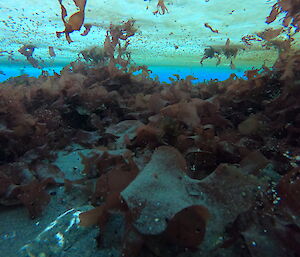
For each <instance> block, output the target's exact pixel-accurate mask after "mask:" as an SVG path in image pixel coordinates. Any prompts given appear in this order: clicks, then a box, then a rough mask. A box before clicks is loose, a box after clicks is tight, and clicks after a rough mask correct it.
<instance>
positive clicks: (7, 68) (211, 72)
mask: <svg viewBox="0 0 300 257" xmlns="http://www.w3.org/2000/svg"><path fill="white" fill-rule="evenodd" d="M62 69H63V66H51V67H45V68H44V69H43V70H44V71H47V72H48V73H49V75H53V72H54V71H55V72H56V73H60V71H61V70H62ZM149 69H150V70H151V71H152V73H151V78H153V79H154V78H156V77H158V79H159V81H160V82H166V83H169V82H170V80H169V78H170V77H172V78H173V79H176V78H175V76H173V74H178V75H179V76H180V78H182V79H184V78H185V77H186V76H188V75H192V76H194V77H195V78H197V80H194V81H193V82H202V81H205V80H210V79H218V80H225V79H227V78H228V77H229V76H230V74H232V73H235V74H236V75H237V76H238V77H243V75H244V69H243V70H242V69H237V70H232V69H230V68H229V67H228V68H226V67H205V66H204V67H196V66H193V67H188V66H149ZM0 71H1V73H0V82H3V81H5V80H7V79H9V78H10V77H16V76H20V75H24V74H27V75H28V76H29V77H38V76H40V75H41V73H42V71H41V70H40V69H36V68H33V67H31V66H28V65H24V66H21V65H19V66H14V65H0Z"/></svg>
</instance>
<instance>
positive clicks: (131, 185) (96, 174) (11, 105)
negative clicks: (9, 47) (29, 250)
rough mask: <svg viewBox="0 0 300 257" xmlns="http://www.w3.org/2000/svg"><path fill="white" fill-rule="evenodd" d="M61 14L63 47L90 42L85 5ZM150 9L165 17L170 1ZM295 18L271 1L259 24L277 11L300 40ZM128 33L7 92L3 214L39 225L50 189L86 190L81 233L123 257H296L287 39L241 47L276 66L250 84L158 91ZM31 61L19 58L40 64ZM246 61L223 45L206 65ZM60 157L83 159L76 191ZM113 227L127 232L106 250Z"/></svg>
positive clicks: (287, 4) (295, 151) (130, 28)
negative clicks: (267, 54)
mask: <svg viewBox="0 0 300 257" xmlns="http://www.w3.org/2000/svg"><path fill="white" fill-rule="evenodd" d="M59 3H60V6H61V11H62V13H61V15H62V20H63V22H64V25H65V30H64V31H62V32H58V36H60V35H61V34H62V33H64V34H65V35H66V38H67V40H68V42H69V43H71V42H72V40H71V38H70V36H69V34H70V33H72V32H73V31H76V30H80V28H81V27H82V26H84V27H85V29H86V30H85V31H84V32H83V33H82V36H85V35H87V34H88V33H89V31H90V29H91V25H90V24H84V14H85V5H86V1H80V0H74V4H75V5H76V6H77V7H78V9H79V11H78V12H76V13H75V14H73V15H72V16H71V17H70V19H69V21H68V22H66V20H65V18H66V17H67V12H66V9H65V7H64V5H63V4H62V0H59ZM159 8H160V9H159ZM158 9H159V10H160V11H158V10H157V12H158V13H160V14H165V13H166V12H168V9H167V8H166V6H165V5H164V1H159V2H158ZM292 9H293V10H297V6H295V5H293V4H292V2H291V1H278V3H277V4H276V5H274V7H273V10H272V11H271V14H270V16H269V17H268V18H267V22H268V23H271V22H272V21H274V20H275V19H276V17H277V15H278V14H279V13H280V12H283V11H284V12H286V15H287V17H288V18H285V20H284V24H283V25H284V26H288V25H287V24H289V22H291V24H292V25H293V26H294V27H295V28H296V30H297V29H298V25H299V24H298V23H297V16H296V15H295V13H294V12H292ZM134 24H135V21H134V20H128V21H127V22H123V23H122V24H120V25H114V24H111V25H110V27H109V29H108V30H107V32H106V38H105V42H104V45H103V47H102V48H92V49H86V50H83V51H82V52H81V55H82V56H83V59H84V60H85V62H81V61H75V62H72V63H71V64H70V65H68V66H67V67H65V68H64V69H63V70H62V71H61V73H60V74H55V75H53V76H48V75H47V74H46V73H45V74H44V75H42V76H40V77H39V78H29V77H26V76H20V77H17V78H11V79H9V80H7V81H6V82H4V83H3V84H2V86H1V87H0V117H1V119H0V143H1V145H2V146H3V147H2V148H1V149H0V204H1V205H5V206H7V207H9V206H16V205H20V204H21V205H23V206H24V207H25V208H26V209H27V210H28V213H29V217H30V218H36V217H38V216H39V215H41V214H42V212H43V210H44V208H45V206H46V205H47V204H48V203H49V201H51V194H49V192H48V189H49V188H50V187H52V188H59V187H64V189H65V191H66V192H65V194H66V195H67V194H72V193H74V192H77V191H78V190H81V191H80V192H85V194H86V195H87V198H86V200H85V202H84V203H85V204H91V205H93V206H94V209H92V210H90V211H87V212H83V213H81V214H80V216H79V218H80V225H81V226H85V227H87V226H92V225H97V226H98V227H99V228H100V229H101V234H100V235H99V236H98V237H97V239H96V240H97V243H98V246H99V248H101V249H105V250H111V249H116V250H117V251H118V252H119V255H120V256H128V257H134V256H166V257H168V256H182V255H189V256H198V255H203V256H223V255H224V256H225V255H226V256H227V255H228V256H233V257H235V256H249V257H251V256H253V257H254V256H287V257H295V256H297V254H298V253H299V245H300V244H299V243H300V242H299V234H300V233H299V231H300V225H299V224H300V223H299V217H298V216H299V210H300V206H299V203H298V201H297V199H298V198H299V197H300V196H299V192H300V191H299V181H300V179H299V176H300V175H299V174H300V172H299V168H298V166H299V155H300V151H299V149H300V103H299V97H300V90H299V79H300V68H299V67H300V65H299V64H300V53H299V51H296V50H292V48H291V42H292V40H290V39H288V40H287V41H276V37H277V36H279V35H280V34H281V33H282V32H283V29H268V30H265V31H263V32H259V33H257V36H258V37H260V38H261V39H258V38H256V37H254V36H253V37H252V36H250V35H248V36H245V37H244V39H243V42H244V43H245V44H246V45H251V41H254V40H256V41H261V40H264V41H266V42H267V43H266V45H267V44H273V45H276V46H277V47H278V53H279V57H278V59H277V61H276V63H275V64H274V66H273V67H272V69H269V68H267V67H265V66H263V67H262V68H261V69H255V68H253V69H252V70H248V71H246V72H245V76H246V77H247V79H242V78H238V77H237V76H236V75H235V74H232V75H231V76H230V77H229V78H228V79H227V80H225V81H223V82H222V81H217V80H211V81H209V82H203V83H195V84H193V83H192V81H193V80H195V79H196V78H195V77H193V76H187V77H186V78H185V79H181V78H180V75H178V74H174V75H173V77H172V78H171V79H170V81H171V83H169V84H160V83H159V82H158V81H156V80H152V79H151V78H150V72H151V71H150V70H149V69H148V67H146V66H134V65H131V59H130V54H129V53H128V51H127V50H128V49H127V48H128V47H129V44H130V43H129V39H130V38H131V37H132V36H134V35H135V33H136V32H137V29H136V28H135V27H134ZM206 27H207V28H209V29H211V31H212V32H213V33H217V30H214V29H212V28H211V27H210V25H208V26H206ZM34 49H35V47H34V46H32V45H24V46H23V47H21V48H20V49H19V52H20V53H21V54H22V55H24V56H25V57H26V58H27V60H28V61H29V62H32V63H33V64H34V63H35V62H34V59H33V57H32V55H33V52H34ZM240 49H242V48H239V47H237V46H235V45H233V44H232V43H231V40H230V39H229V38H228V39H227V41H226V43H225V45H222V46H219V47H216V46H210V47H209V48H207V49H206V50H205V54H204V56H203V58H202V60H201V62H203V61H204V60H205V59H208V58H216V59H217V64H218V63H220V62H221V56H225V57H226V58H227V59H230V61H231V66H232V67H231V68H232V69H235V65H234V63H233V59H234V58H235V57H236V56H237V55H238V52H239V50H240ZM49 55H50V56H52V57H54V56H55V53H54V50H53V47H52V48H51V47H49ZM136 71H141V73H140V74H139V75H133V73H135V72H136ZM74 144H77V145H79V146H80V148H81V149H84V150H83V151H81V150H76V149H75V148H74V147H73V145H74ZM77 145H76V147H77ZM78 148H79V147H78ZM59 150H65V151H69V154H70V153H75V152H77V153H78V156H79V157H80V158H81V164H82V165H83V169H82V170H80V172H81V174H80V176H81V177H80V179H68V178H67V172H68V171H66V170H61V169H59V168H58V167H57V166H56V165H54V164H53V162H54V161H55V160H56V159H57V154H56V153H57V152H58V151H59ZM87 150H88V152H89V154H86V152H84V151H87ZM116 217H121V220H122V222H120V223H122V224H120V227H122V229H121V228H119V227H118V230H120V231H118V233H119V234H120V238H117V236H114V239H113V240H112V238H111V220H112V219H113V218H116ZM104 242H105V243H104Z"/></svg>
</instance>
